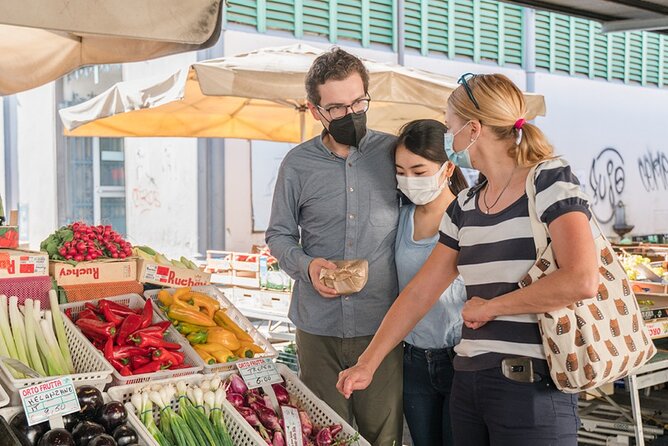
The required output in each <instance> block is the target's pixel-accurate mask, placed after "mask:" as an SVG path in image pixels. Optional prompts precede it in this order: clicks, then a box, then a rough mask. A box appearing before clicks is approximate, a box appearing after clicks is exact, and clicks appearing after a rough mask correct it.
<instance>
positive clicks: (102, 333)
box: [75, 319, 116, 339]
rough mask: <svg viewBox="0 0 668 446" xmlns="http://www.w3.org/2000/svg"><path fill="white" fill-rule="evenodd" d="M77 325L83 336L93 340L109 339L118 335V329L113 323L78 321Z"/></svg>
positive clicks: (89, 320)
mask: <svg viewBox="0 0 668 446" xmlns="http://www.w3.org/2000/svg"><path fill="white" fill-rule="evenodd" d="M75 324H76V326H77V327H79V329H80V330H81V331H82V332H83V334H85V335H86V336H88V337H90V338H93V339H107V338H110V337H113V336H114V335H115V334H116V328H115V327H114V324H112V323H111V322H102V321H96V320H93V319H77V321H76V322H75Z"/></svg>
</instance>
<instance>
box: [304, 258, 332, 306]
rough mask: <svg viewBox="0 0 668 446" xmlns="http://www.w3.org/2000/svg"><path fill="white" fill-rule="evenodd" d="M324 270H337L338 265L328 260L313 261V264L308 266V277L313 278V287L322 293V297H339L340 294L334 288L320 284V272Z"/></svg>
mask: <svg viewBox="0 0 668 446" xmlns="http://www.w3.org/2000/svg"><path fill="white" fill-rule="evenodd" d="M322 269H336V265H335V264H333V263H332V262H330V261H329V260H327V259H322V258H318V259H313V261H312V262H311V264H310V265H309V266H308V275H309V277H310V278H311V284H312V285H313V288H315V290H316V291H317V292H318V293H320V295H321V296H322V297H327V298H332V297H338V296H339V293H337V292H336V290H335V289H334V288H329V287H326V286H325V285H323V284H322V282H320V271H321V270H322Z"/></svg>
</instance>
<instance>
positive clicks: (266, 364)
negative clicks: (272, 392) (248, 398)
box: [237, 358, 283, 389]
mask: <svg viewBox="0 0 668 446" xmlns="http://www.w3.org/2000/svg"><path fill="white" fill-rule="evenodd" d="M237 369H239V373H240V374H241V377H242V378H243V380H244V381H245V382H246V385H247V386H248V388H249V389H257V388H258V387H262V386H268V385H270V384H274V383H281V382H283V378H282V377H281V375H280V373H278V370H276V365H275V364H274V363H273V362H272V361H271V358H258V359H251V360H249V361H243V362H238V363H237Z"/></svg>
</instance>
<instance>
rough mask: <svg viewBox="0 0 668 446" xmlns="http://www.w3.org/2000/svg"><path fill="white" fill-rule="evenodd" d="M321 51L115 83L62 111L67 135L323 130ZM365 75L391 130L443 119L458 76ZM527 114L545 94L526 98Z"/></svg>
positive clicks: (284, 137)
mask: <svg viewBox="0 0 668 446" xmlns="http://www.w3.org/2000/svg"><path fill="white" fill-rule="evenodd" d="M321 53H322V50H320V49H317V48H313V47H310V46H306V45H303V44H297V45H292V46H287V47H279V48H266V49H261V50H258V51H253V52H251V53H247V54H241V55H237V56H232V57H226V58H222V59H215V60H209V61H204V62H200V63H195V64H193V65H191V66H190V67H188V68H184V69H182V70H180V71H178V72H176V73H174V74H173V75H172V76H170V77H168V78H167V79H165V78H161V79H144V80H140V81H128V82H120V83H118V84H116V85H115V86H113V87H112V88H110V89H109V90H107V91H106V92H104V93H103V94H101V95H99V96H97V97H95V98H92V99H90V100H88V101H86V102H83V103H81V104H78V105H75V106H72V107H69V108H65V109H62V110H60V116H61V118H62V120H63V123H64V125H65V129H66V130H65V133H66V134H67V135H70V136H105V137H121V136H188V137H218V138H243V139H258V140H269V141H284V142H300V141H303V140H304V139H308V138H311V137H313V136H315V135H317V134H318V133H320V132H321V131H322V125H321V124H320V123H319V122H317V121H315V120H313V119H308V120H307V119H306V116H305V115H306V110H307V109H306V92H305V87H304V78H305V76H306V73H307V71H308V69H309V67H310V66H311V63H312V62H313V60H314V59H315V58H316V57H317V56H318V55H319V54H321ZM364 63H365V65H366V66H367V68H368V70H369V74H370V85H369V95H370V96H371V107H370V109H369V116H368V123H369V127H370V128H373V129H376V130H381V131H386V132H390V133H395V132H396V131H397V130H398V129H399V127H401V125H403V124H404V123H406V122H408V121H411V120H413V119H418V118H433V119H439V120H443V118H444V115H445V108H446V101H447V98H448V95H449V94H450V93H451V92H452V91H453V90H454V89H455V88H457V86H458V85H457V82H456V80H455V79H453V78H451V77H448V76H444V75H440V74H436V73H429V72H426V71H422V70H416V69H412V68H407V67H403V66H399V65H390V64H383V63H378V62H373V61H368V60H365V61H364ZM526 98H527V101H528V105H529V110H530V116H528V117H527V118H533V117H535V116H537V115H544V114H545V103H544V98H543V97H542V96H540V95H535V94H527V95H526Z"/></svg>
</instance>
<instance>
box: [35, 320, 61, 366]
mask: <svg viewBox="0 0 668 446" xmlns="http://www.w3.org/2000/svg"><path fill="white" fill-rule="evenodd" d="M33 313H34V314H33V318H34V320H35V323H36V324H37V326H38V327H39V328H40V329H39V330H35V334H36V335H37V346H38V347H39V351H40V352H41V353H42V355H43V356H44V366H45V368H46V369H47V370H48V372H49V375H50V376H56V375H62V374H64V373H66V372H64V373H61V369H60V362H58V360H57V359H55V358H54V357H53V351H52V349H51V347H50V346H49V343H48V342H47V340H46V336H47V334H46V333H45V332H44V328H43V327H42V322H43V321H44V320H43V319H41V318H39V317H38V316H37V312H35V311H33Z"/></svg>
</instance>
